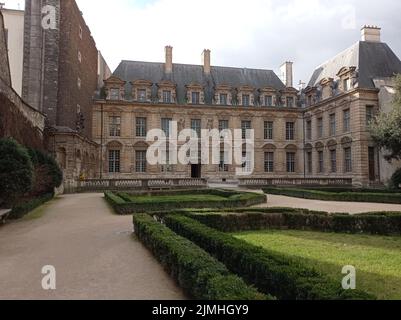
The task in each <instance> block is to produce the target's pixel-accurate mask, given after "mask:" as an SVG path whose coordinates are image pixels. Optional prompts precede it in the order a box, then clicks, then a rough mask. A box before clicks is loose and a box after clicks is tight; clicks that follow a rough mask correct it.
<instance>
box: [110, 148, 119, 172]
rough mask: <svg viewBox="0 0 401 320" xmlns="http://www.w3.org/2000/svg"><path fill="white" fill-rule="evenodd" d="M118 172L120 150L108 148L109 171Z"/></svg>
mask: <svg viewBox="0 0 401 320" xmlns="http://www.w3.org/2000/svg"><path fill="white" fill-rule="evenodd" d="M118 172H120V150H109V173H118Z"/></svg>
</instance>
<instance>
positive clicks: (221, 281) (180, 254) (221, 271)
mask: <svg viewBox="0 0 401 320" xmlns="http://www.w3.org/2000/svg"><path fill="white" fill-rule="evenodd" d="M133 219H134V226H135V233H136V235H137V236H138V238H139V239H140V240H141V241H142V242H143V243H144V244H145V245H146V246H147V247H148V248H149V249H150V250H151V251H152V252H153V254H154V255H155V256H156V258H157V259H158V260H159V261H160V263H161V264H162V265H163V266H164V267H165V268H166V270H167V271H168V272H169V273H170V274H171V275H172V276H173V277H174V278H175V279H176V280H177V281H178V283H179V285H180V286H181V287H182V288H183V289H184V290H185V291H186V292H187V293H188V294H190V295H191V296H192V297H193V298H195V299H200V300H265V299H268V298H270V297H267V296H265V295H263V294H261V293H259V292H258V291H257V290H256V289H254V288H252V287H249V286H248V285H246V284H245V283H244V281H243V280H242V279H241V278H239V277H237V276H234V275H233V274H231V273H230V272H229V271H228V269H227V268H226V267H225V266H224V265H223V264H222V263H220V262H218V261H217V260H216V259H214V258H212V257H211V256H210V255H209V254H208V253H206V252H205V251H204V250H202V249H201V248H199V247H198V246H196V245H195V244H193V243H192V242H191V241H189V240H187V239H185V238H183V237H180V236H178V235H177V234H175V233H174V232H172V231H171V230H170V229H168V228H167V227H165V226H163V225H162V224H160V223H158V222H156V221H155V220H154V219H152V218H151V217H150V216H148V215H146V214H139V215H135V216H134V218H133Z"/></svg>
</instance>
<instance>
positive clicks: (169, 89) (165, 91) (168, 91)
mask: <svg viewBox="0 0 401 320" xmlns="http://www.w3.org/2000/svg"><path fill="white" fill-rule="evenodd" d="M157 86H158V88H159V89H158V100H159V103H165V104H171V103H175V102H176V85H175V84H174V83H173V82H170V81H162V82H160V83H158V84H157Z"/></svg>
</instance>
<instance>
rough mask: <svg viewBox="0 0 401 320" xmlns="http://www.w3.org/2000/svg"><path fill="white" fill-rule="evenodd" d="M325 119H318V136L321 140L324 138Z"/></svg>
mask: <svg viewBox="0 0 401 320" xmlns="http://www.w3.org/2000/svg"><path fill="white" fill-rule="evenodd" d="M323 129H324V128H323V118H318V119H317V134H318V137H319V138H322V137H323Z"/></svg>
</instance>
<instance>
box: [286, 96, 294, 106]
mask: <svg viewBox="0 0 401 320" xmlns="http://www.w3.org/2000/svg"><path fill="white" fill-rule="evenodd" d="M287 108H294V97H287Z"/></svg>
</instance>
